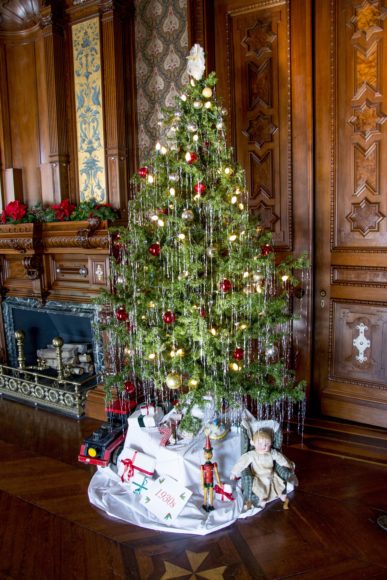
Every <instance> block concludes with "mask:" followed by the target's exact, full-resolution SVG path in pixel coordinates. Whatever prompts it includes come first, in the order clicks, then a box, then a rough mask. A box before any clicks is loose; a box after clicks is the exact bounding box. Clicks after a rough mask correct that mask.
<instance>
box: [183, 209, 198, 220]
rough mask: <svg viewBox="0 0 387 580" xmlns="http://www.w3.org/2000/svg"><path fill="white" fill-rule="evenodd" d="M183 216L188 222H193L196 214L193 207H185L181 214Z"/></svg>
mask: <svg viewBox="0 0 387 580" xmlns="http://www.w3.org/2000/svg"><path fill="white" fill-rule="evenodd" d="M181 217H182V219H183V220H185V221H187V222H192V221H193V219H194V217H195V215H194V212H193V211H192V209H185V210H184V211H183V213H182V214H181Z"/></svg>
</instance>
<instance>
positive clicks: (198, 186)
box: [194, 183, 206, 195]
mask: <svg viewBox="0 0 387 580" xmlns="http://www.w3.org/2000/svg"><path fill="white" fill-rule="evenodd" d="M194 190H195V191H196V193H199V194H200V195H201V194H202V193H204V192H205V191H206V186H205V185H204V183H197V184H196V185H194Z"/></svg>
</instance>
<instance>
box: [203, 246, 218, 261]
mask: <svg viewBox="0 0 387 580" xmlns="http://www.w3.org/2000/svg"><path fill="white" fill-rule="evenodd" d="M218 252H219V248H218V246H208V248H207V249H206V254H207V256H208V257H209V258H214V257H215V256H217V255H218Z"/></svg>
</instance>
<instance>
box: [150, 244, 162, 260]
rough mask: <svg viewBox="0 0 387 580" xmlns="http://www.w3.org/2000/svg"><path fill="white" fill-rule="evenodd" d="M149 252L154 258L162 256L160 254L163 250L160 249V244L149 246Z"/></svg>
mask: <svg viewBox="0 0 387 580" xmlns="http://www.w3.org/2000/svg"><path fill="white" fill-rule="evenodd" d="M148 252H149V253H150V254H151V255H152V256H156V257H157V256H160V252H161V248H160V244H157V243H156V244H152V245H151V246H149V248H148Z"/></svg>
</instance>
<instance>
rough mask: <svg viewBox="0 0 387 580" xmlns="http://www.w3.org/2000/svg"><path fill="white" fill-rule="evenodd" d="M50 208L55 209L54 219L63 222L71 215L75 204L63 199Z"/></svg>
mask: <svg viewBox="0 0 387 580" xmlns="http://www.w3.org/2000/svg"><path fill="white" fill-rule="evenodd" d="M52 209H53V210H54V211H55V219H57V220H59V221H61V222H63V221H64V220H66V219H68V218H69V217H70V216H71V214H72V213H73V211H74V210H75V205H74V204H73V203H71V202H70V200H69V199H64V200H63V201H61V202H60V203H59V204H56V205H53V206H52Z"/></svg>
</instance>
